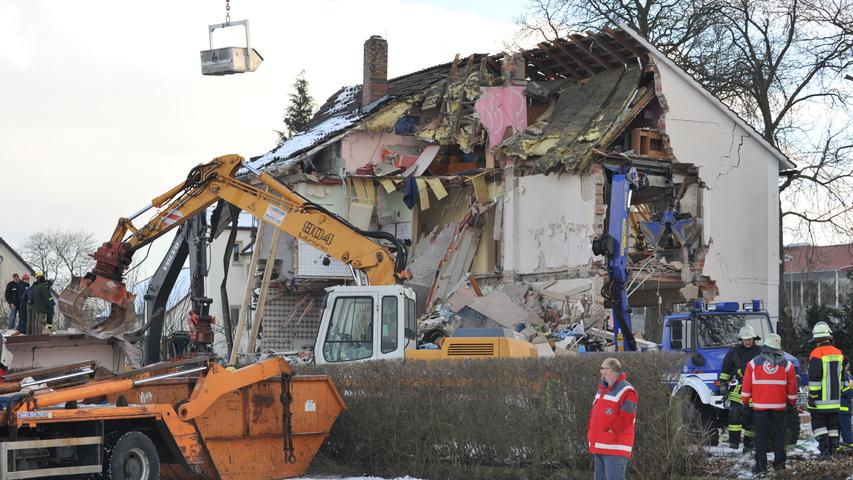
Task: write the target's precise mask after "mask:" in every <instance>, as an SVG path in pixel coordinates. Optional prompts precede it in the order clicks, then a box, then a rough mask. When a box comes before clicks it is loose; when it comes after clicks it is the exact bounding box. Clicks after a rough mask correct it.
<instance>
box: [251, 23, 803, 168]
mask: <svg viewBox="0 0 853 480" xmlns="http://www.w3.org/2000/svg"><path fill="white" fill-rule="evenodd" d="M518 55H520V58H521V59H522V61H521V62H520V64H515V63H513V64H511V65H513V66H512V67H510V68H511V69H512V71H515V70H514V69H515V68H516V66H517V67H518V69H519V70H518V71H519V72H521V71H523V73H524V75H523V77H522V78H526V79H527V80H528V82H527V87H526V88H527V91H528V96H529V95H537V93H536V92H537V90H539V93H538V94H539V95H542V94H545V95H546V96H547V94H548V93H549V92H555V91H557V90H559V96H558V98H557V102H556V104H554V105H552V106H551V108H550V109H549V110H548V111H546V114H542V115H541V116H540V117H539V119H538V121H537V122H536V123H534V124H532V125H526V123H525V124H524V125H523V126H522V127H521V128H520V129H518V130H516V133H515V134H514V135H512V136H510V137H508V138H506V137H504V138H505V140H504V141H503V142H502V143H500V150H501V151H502V152H503V153H504V154H507V155H511V156H514V157H517V158H522V159H527V160H531V165H532V166H534V167H535V168H537V169H540V170H544V171H552V170H556V169H564V170H567V171H574V172H578V171H582V170H584V169H586V168H587V167H588V166H589V165H590V164H591V163H592V161H593V159H594V158H595V153H596V152H597V151H600V150H604V149H606V148H607V146H608V145H610V144H611V143H612V142H613V141H614V140H616V139H617V138H618V136H619V135H620V134H621V133H622V132H623V131H624V130H625V128H627V127H628V125H629V124H630V123H631V121H632V120H633V119H634V118H635V117H636V116H637V115H638V114H639V113H640V111H642V109H643V108H645V107H646V106H647V105H649V103H650V102H651V101H652V99H653V98H654V94H655V92H654V89H652V88H650V87H649V86H648V85H647V83H648V82H645V81H644V80H643V78H644V68H643V67H644V66H646V65H647V64H648V63H649V62H650V61H656V62H662V63H666V64H667V65H668V66H669V67H671V68H674V69H675V71H676V72H678V73H679V75H683V76H684V78H685V79H686V80H687V81H688V83H689V84H690V85H691V86H693V87H694V88H696V89H698V90H699V91H700V93H701V94H702V95H703V96H705V97H706V98H707V99H708V100H709V101H710V102H711V103H712V104H713V105H715V106H716V107H717V108H719V109H720V110H722V111H723V112H724V113H725V114H726V115H728V116H730V117H731V118H732V119H733V121H734V122H735V123H737V124H738V125H740V126H741V127H742V128H745V129H751V130H752V131H755V129H754V128H752V127H750V126H749V125H748V124H747V123H746V122H744V121H743V119H741V118H740V117H738V116H737V115H736V114H735V113H734V112H733V111H732V110H731V109H729V108H728V107H727V106H725V105H724V104H723V103H722V102H720V101H719V100H718V99H717V98H716V97H714V96H713V95H711V94H710V93H709V92H708V91H707V90H705V89H704V88H703V87H702V86H701V85H699V83H698V82H696V80H694V79H693V78H692V77H690V76H689V75H687V74H686V73H684V72H683V70H681V69H680V68H679V67H677V66H675V64H674V63H672V62H671V61H670V60H669V59H668V58H666V56H664V55H663V54H662V53H660V52H659V51H658V50H657V49H656V48H655V47H653V46H652V45H651V44H650V43H648V42H647V41H646V40H644V39H643V38H642V37H640V36H639V34H637V33H636V32H634V31H633V30H631V29H630V28H628V27H626V26H625V25H622V26H620V28H619V29H615V30H614V29H608V28H605V29H603V30H602V31H600V32H598V33H587V34H586V36H583V35H571V36H569V37H567V38H559V39H555V40H553V41H550V42H540V43H539V44H538V45H537V47H536V48H533V49H528V50H522V51H521V52H519V54H518ZM501 57H503V54H497V55H492V56H489V55H483V54H478V55H472V56H471V57H469V58H467V59H462V60H461V61H454V62H449V63H445V64H441V65H436V66H433V67H429V68H426V69H424V70H420V71H418V72H413V73H410V74H408V75H403V76H401V77H397V78H393V79H390V80H388V90H387V94H386V95H385V96H383V97H382V98H379V99H378V100H376V101H374V102H373V103H371V104H369V105H365V106H362V105H361V97H362V95H361V85H353V86H349V87H344V88H342V89H340V90H339V91H337V92H336V93H335V94H334V95H332V96H331V97H330V98H329V99H328V100H327V101H326V102H325V103H324V104H323V105H322V106H321V107H320V109H319V110H318V111H317V113H316V114H315V115H314V117H313V118H312V120H311V122H310V123H309V124H308V126H307V128H306V129H305V130H304V131H303V132H301V133H299V134H297V135H295V136H294V137H293V138H291V139H289V140H287V141H285V142H284V143H282V144H281V145H279V146H278V147H276V148H275V149H273V150H271V151H270V152H267V153H266V154H264V155H262V156H260V157H258V158H256V159H253V160H252V161H251V162H250V165H252V166H253V167H255V168H259V169H264V168H269V167H272V166H275V167H276V168H280V167H287V166H290V165H296V164H297V163H298V162H300V161H301V160H303V159H305V158H306V157H308V156H310V155H313V154H315V153H316V152H318V151H319V150H320V149H322V148H324V147H325V146H326V145H328V144H330V143H331V142H334V141H337V140H339V139H340V138H342V137H343V136H345V135H347V134H348V133H349V132H351V131H352V130H353V129H354V128H359V129H368V130H380V129H381V130H384V129H387V128H388V126H389V125H391V126H393V125H394V124H395V122H397V120H398V119H399V118H400V117H401V116H402V115H404V114H406V112H407V111H409V109H410V108H412V107H413V106H418V107H419V108H420V109H421V110H422V111H424V110H430V109H435V108H436V98H438V100H437V104H438V105H442V107H441V109H440V110H441V111H440V112H439V115H438V119H437V121H433V123H432V124H431V125H425V126H424V127H422V128H421V130H418V132H417V133H416V136H417V137H418V138H420V139H421V140H424V141H427V142H429V143H437V144H441V145H448V144H451V143H455V144H457V145H458V146H459V148H460V149H461V150H462V151H463V153H470V152H471V151H472V150H473V145H478V144H480V143H482V142H483V140H484V139H485V135H484V134H483V132H482V130H483V128H482V127H483V125H481V124H480V120H479V119H478V117H477V116H476V114H475V113H473V112H469V113H468V114H466V115H467V116H466V117H465V118H466V121H460V119H461V118H462V114H461V110H462V109H464V108H466V107H464V105H466V104H469V105H473V104H474V102H475V101H477V100H478V99H479V98H480V97H481V95H485V94H483V93H481V91H483V90H484V89H483V88H482V87H484V86H490V85H491V86H494V85H499V84H500V83H499V82H500V81H501V80H500V79H498V80H497V82H495V79H494V77H491V80H489V81H486V80H485V78H484V77H483V76H482V75H481V76H480V77H478V78H479V82H480V83H478V82H477V81H476V79H475V81H474V82H473V84H472V85H469V83H470V80H471V78H473V77H471V78H465V76H463V78H458V77H457V76H455V75H454V72H456V71H457V70H456V69H458V68H461V67H468V65H469V62H470V64H473V65H476V64H482V65H481V66H482V67H483V69H482V70H483V71H486V70H489V73H487V74H486V75H489V74H490V73H494V72H498V71H500V70H501V65H500V63H499V59H500V58H501ZM510 61H514V60H510ZM467 70H471V69H470V68H469V69H467ZM508 71H509V70H508ZM451 77H452V78H451ZM440 82H444V83H440ZM490 82H491V83H490ZM442 85H445V87H444V88H441V86H442ZM504 85H506V83H504ZM433 90H440V91H441V92H438V93H436V92H433ZM442 92H443V93H442ZM434 97H435V98H434ZM442 99H443V102H444V103H442ZM428 103H429V104H430V106H429V107H428V106H427V104H428ZM445 105H446V106H445ZM457 111H458V112H460V113H455V116H454V113H450V112H457ZM531 121H532V120H531ZM466 122H467V123H466ZM525 127H527V128H525ZM756 138H757V140H758V141H759V143H760V144H761V145H762V146H763V147H765V148H766V149H767V150H768V151H769V152H771V154H772V155H773V156H774V157H776V158H777V159H778V160H779V162H780V168H792V167H793V166H794V165H793V163H791V161H790V160H788V158H787V157H786V156H785V155H784V154H783V153H782V152H781V151H780V150H779V149H778V148H776V147H774V146H773V145H771V144H770V143H768V142H767V141H766V140H764V139H763V138H762V137H761V135H756Z"/></svg>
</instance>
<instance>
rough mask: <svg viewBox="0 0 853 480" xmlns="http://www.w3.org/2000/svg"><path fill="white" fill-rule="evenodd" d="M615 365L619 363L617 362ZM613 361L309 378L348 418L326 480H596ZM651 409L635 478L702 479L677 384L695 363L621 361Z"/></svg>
mask: <svg viewBox="0 0 853 480" xmlns="http://www.w3.org/2000/svg"><path fill="white" fill-rule="evenodd" d="M609 355H613V354H609ZM607 356H608V354H585V355H574V356H567V357H557V358H551V359H526V360H465V361H444V362H428V363H427V362H415V361H409V362H405V363H404V362H394V361H381V362H366V363H355V364H349V365H325V366H311V367H303V368H301V369H300V370H299V371H298V372H297V373H305V374H317V373H324V374H328V375H330V376H331V377H332V378H333V379H334V381H335V382H336V384H337V386H338V388H339V390H340V392H341V394H342V395H343V397H344V400H345V401H346V403H347V410H346V411H345V412H344V413H343V414H342V415H341V416H340V417H339V418H338V420H337V422H336V423H335V426H334V428H333V431H332V433H331V435H330V436H329V439H328V440H327V441H326V443H325V444H324V446H323V448H322V449H321V451H320V453H319V455H318V457H317V459H316V460H315V462H314V466H313V467H312V471H313V472H314V473H335V474H348V475H363V474H367V475H378V476H385V477H394V476H404V475H410V476H413V477H417V478H423V479H457V478H458V479H474V478H490V479H501V478H507V479H536V478H589V472H590V471H591V469H592V459H591V456H590V455H589V453H588V452H587V442H586V426H587V421H588V418H589V410H590V407H591V404H592V399H593V396H594V395H595V391H596V385H597V384H598V382H599V369H598V367H599V365H600V364H601V361H602V360H603V359H604V358H606V357H607ZM615 356H616V357H617V358H619V359H620V360H622V363H623V365H624V367H625V370H626V371H627V374H628V380H629V381H630V382H631V383H632V384H633V385H634V387H635V388H636V389H637V391H638V393H639V397H640V402H639V408H638V416H637V423H636V429H637V436H636V444H635V449H634V456H633V458H632V460H631V462H630V463H629V476H630V477H632V478H671V477H673V476H690V475H691V474H693V473H694V472H696V469H697V462H701V459H700V457H701V455H698V454H697V453H696V449H691V448H690V447H689V445H688V444H687V442H686V439H685V436H684V434H683V428H682V413H681V412H682V408H681V405H679V404H678V402H671V401H670V390H669V389H668V387H667V386H666V384H665V380H666V379H668V378H669V379H671V378H672V376H673V375H677V373H678V372H679V371H680V370H681V368H682V366H683V359H684V357H683V356H680V355H675V354H666V353H620V354H616V355H615Z"/></svg>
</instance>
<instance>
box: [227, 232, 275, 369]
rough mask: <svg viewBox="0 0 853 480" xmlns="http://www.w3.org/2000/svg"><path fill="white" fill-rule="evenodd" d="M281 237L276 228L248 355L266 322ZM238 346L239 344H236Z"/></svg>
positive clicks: (247, 351) (253, 349)
mask: <svg viewBox="0 0 853 480" xmlns="http://www.w3.org/2000/svg"><path fill="white" fill-rule="evenodd" d="M280 237H281V230H279V229H278V228H276V229H275V230H273V232H272V241H271V242H270V253H269V256H268V257H267V264H266V266H265V268H264V278H263V280H261V292H260V293H259V294H258V309H257V310H255V321H254V322H252V332H251V333H250V334H249V345H248V347H247V348H246V353H249V354H251V353H254V352H255V341H256V340H257V338H258V333H259V332H260V330H261V322H262V321H263V320H264V309H266V306H267V296H268V295H269V290H270V279H271V278H272V269H273V266H274V265H275V257H276V256H277V255H276V254H277V253H278V239H279V238H280ZM234 345H235V346H236V345H237V343H236V342H235V343H234Z"/></svg>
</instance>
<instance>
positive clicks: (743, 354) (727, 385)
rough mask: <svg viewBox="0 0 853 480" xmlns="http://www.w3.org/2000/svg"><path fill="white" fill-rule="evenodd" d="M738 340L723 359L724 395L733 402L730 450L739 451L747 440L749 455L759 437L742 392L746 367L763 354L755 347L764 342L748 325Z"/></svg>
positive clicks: (743, 328) (730, 418) (731, 408)
mask: <svg viewBox="0 0 853 480" xmlns="http://www.w3.org/2000/svg"><path fill="white" fill-rule="evenodd" d="M738 339H739V340H740V345H738V346H736V347H734V348H732V349H731V350H729V352H728V353H726V357H725V358H724V359H723V367H722V370H720V395H722V396H723V398H726V397H728V400H729V447H731V448H732V449H734V450H737V449H738V448H739V447H740V439H741V436H743V450H744V452H747V451H749V450H752V448H753V441H752V440H753V437H754V436H755V434H754V432H753V430H752V428H751V422H750V410H749V408H748V407H744V405H743V400H742V399H741V395H740V392H741V386H742V385H743V372H745V371H746V365H747V364H748V363H749V362H750V360H752V359H753V358H755V357H757V356H758V355H760V354H761V347H759V346H758V345H757V344H756V343H755V342H757V341H758V340H761V337H759V336H758V335H756V334H755V329H754V328H752V326H751V325H744V326H743V327H741V329H740V332H739V333H738Z"/></svg>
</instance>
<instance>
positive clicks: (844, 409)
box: [840, 407, 850, 412]
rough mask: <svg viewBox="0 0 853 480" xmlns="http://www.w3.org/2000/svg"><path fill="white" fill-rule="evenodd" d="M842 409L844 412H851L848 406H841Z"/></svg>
mask: <svg viewBox="0 0 853 480" xmlns="http://www.w3.org/2000/svg"><path fill="white" fill-rule="evenodd" d="M840 410H841V411H842V412H849V411H850V409H849V408H847V407H841V408H840Z"/></svg>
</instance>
